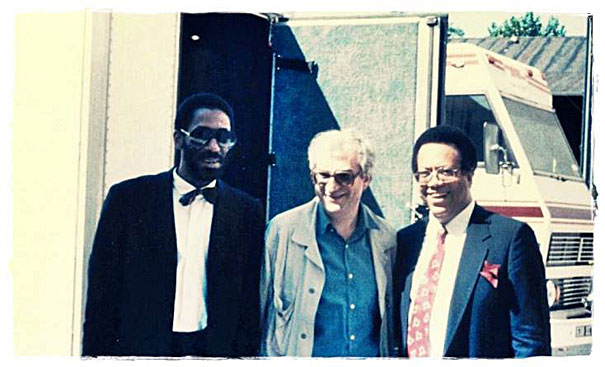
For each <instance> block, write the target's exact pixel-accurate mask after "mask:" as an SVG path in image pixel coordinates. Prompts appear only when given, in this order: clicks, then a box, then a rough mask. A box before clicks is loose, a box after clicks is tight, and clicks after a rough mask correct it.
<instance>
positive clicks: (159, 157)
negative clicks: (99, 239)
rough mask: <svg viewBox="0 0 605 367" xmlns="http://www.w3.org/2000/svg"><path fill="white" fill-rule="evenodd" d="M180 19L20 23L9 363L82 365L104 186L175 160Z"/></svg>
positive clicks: (102, 17)
mask: <svg viewBox="0 0 605 367" xmlns="http://www.w3.org/2000/svg"><path fill="white" fill-rule="evenodd" d="M178 27H179V17H178V15H177V14H157V15H134V14H112V13H108V12H92V11H76V12H67V13H54V14H51V13H29V14H19V15H17V18H16V21H15V74H14V76H15V90H14V95H13V98H14V106H13V121H12V128H13V148H12V154H13V171H12V187H13V239H14V240H13V257H12V259H11V263H10V270H11V274H12V278H13V338H14V352H15V354H16V355H21V356H23V355H25V356H27V355H35V356H54V355H57V356H69V355H79V354H80V348H81V346H80V344H81V342H80V341H81V325H82V310H83V306H84V305H85V301H86V300H85V297H84V296H83V295H84V294H85V290H86V279H85V278H86V277H85V274H86V270H87V267H86V264H87V261H88V256H89V253H90V249H91V243H92V237H93V235H94V230H95V227H96V222H97V220H98V213H99V211H100V207H101V205H102V200H103V197H104V194H105V192H106V191H107V189H108V187H109V185H111V184H113V183H115V182H117V181H120V180H122V179H124V178H126V177H131V176H135V175H140V174H144V173H151V172H157V171H159V170H164V169H167V168H169V167H170V166H171V162H172V160H173V153H172V151H173V146H172V143H171V141H172V138H171V132H172V126H173V123H172V119H173V113H174V112H173V111H174V101H175V100H176V98H175V94H176V92H175V89H176V88H175V84H176V82H175V81H176V70H177V66H178V65H177V64H178V57H177V55H178V43H177V41H178Z"/></svg>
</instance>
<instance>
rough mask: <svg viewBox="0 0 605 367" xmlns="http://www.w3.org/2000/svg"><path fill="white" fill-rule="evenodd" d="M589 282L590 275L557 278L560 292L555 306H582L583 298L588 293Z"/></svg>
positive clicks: (590, 279) (589, 288)
mask: <svg viewBox="0 0 605 367" xmlns="http://www.w3.org/2000/svg"><path fill="white" fill-rule="evenodd" d="M591 282H592V278H591V277H575V278H564V279H557V285H558V286H559V290H560V292H561V293H560V296H559V302H558V303H557V305H556V306H557V307H556V308H572V307H578V306H584V304H583V300H584V298H586V297H588V295H589V294H590V290H591Z"/></svg>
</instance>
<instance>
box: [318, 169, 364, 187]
mask: <svg viewBox="0 0 605 367" xmlns="http://www.w3.org/2000/svg"><path fill="white" fill-rule="evenodd" d="M362 173H363V172H362V171H361V170H359V171H357V173H353V172H347V171H343V172H334V173H329V172H314V171H311V178H312V179H313V182H314V183H315V184H319V185H325V184H327V183H328V181H330V178H332V177H334V181H336V183H338V184H339V185H343V186H351V185H352V184H353V182H354V181H355V179H356V178H357V176H359V175H361V174H362Z"/></svg>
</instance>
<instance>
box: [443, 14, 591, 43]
mask: <svg viewBox="0 0 605 367" xmlns="http://www.w3.org/2000/svg"><path fill="white" fill-rule="evenodd" d="M525 13H526V12H525V11H523V12H473V11H469V12H457V11H456V12H450V13H449V15H448V20H449V25H450V26H453V27H456V28H461V29H462V30H463V31H464V33H465V34H464V37H467V38H474V37H487V36H488V35H489V33H488V31H487V29H488V27H489V26H490V24H491V23H492V22H496V24H498V25H501V24H502V23H503V22H504V21H505V20H508V19H510V18H511V17H512V16H515V17H522V16H523V15H524V14H525ZM534 15H535V16H536V17H540V20H541V21H542V24H543V25H546V24H547V23H548V19H549V18H550V17H551V16H555V17H556V18H558V19H559V22H560V24H562V25H564V26H565V30H566V35H567V36H585V35H586V20H587V14H586V12H584V13H541V12H534Z"/></svg>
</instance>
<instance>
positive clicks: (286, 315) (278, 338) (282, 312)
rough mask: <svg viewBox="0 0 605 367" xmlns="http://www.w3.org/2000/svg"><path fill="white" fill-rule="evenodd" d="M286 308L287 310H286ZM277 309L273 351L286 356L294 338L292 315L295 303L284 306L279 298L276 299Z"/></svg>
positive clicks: (275, 305)
mask: <svg viewBox="0 0 605 367" xmlns="http://www.w3.org/2000/svg"><path fill="white" fill-rule="evenodd" d="M284 306H285V308H284ZM274 307H275V333H274V336H273V348H272V349H273V351H274V352H275V353H276V354H277V355H282V356H285V355H287V352H288V345H290V338H291V336H292V331H293V328H292V323H293V320H292V314H293V313H294V303H292V302H290V303H288V304H284V302H283V301H282V299H280V298H279V297H275V298H274Z"/></svg>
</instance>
